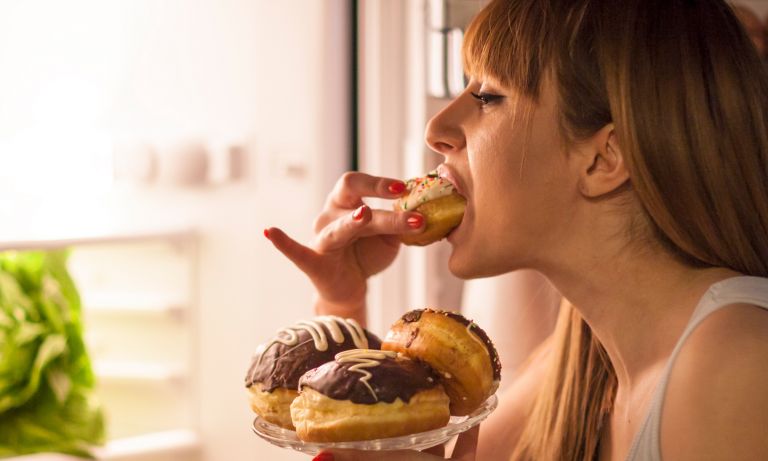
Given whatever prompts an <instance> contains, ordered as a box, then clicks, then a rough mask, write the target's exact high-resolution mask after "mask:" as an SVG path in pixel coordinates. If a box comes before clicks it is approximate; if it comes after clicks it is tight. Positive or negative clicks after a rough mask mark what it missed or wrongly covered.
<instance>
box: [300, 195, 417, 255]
mask: <svg viewBox="0 0 768 461" xmlns="http://www.w3.org/2000/svg"><path fill="white" fill-rule="evenodd" d="M423 229H424V217H423V216H422V215H420V214H418V213H413V212H410V213H396V212H392V211H383V210H376V211H373V210H371V209H370V208H369V207H368V206H366V205H363V206H361V207H360V208H357V209H356V210H355V211H354V212H352V213H346V214H344V215H342V216H341V217H340V218H338V219H336V220H335V221H333V222H331V223H330V224H328V225H327V226H325V227H324V228H323V229H321V230H320V232H319V233H318V234H317V236H316V238H315V244H314V248H315V250H316V251H317V252H319V253H326V252H331V251H336V250H339V249H342V248H344V247H346V246H348V245H350V244H352V243H353V242H354V241H355V240H357V239H359V238H362V237H370V236H374V235H400V234H406V233H418V232H421V231H423Z"/></svg>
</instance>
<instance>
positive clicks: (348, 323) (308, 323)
mask: <svg viewBox="0 0 768 461" xmlns="http://www.w3.org/2000/svg"><path fill="white" fill-rule="evenodd" d="M323 325H325V327H326V328H327V329H328V331H329V332H330V333H331V339H333V340H334V341H335V342H336V343H343V342H344V333H343V332H342V331H341V328H340V327H339V325H344V327H345V328H346V330H347V332H348V333H349V337H350V338H352V342H353V343H354V345H355V347H356V348H358V349H366V348H367V347H368V338H367V337H366V336H365V330H364V329H363V327H361V326H360V324H358V323H357V322H356V321H354V320H353V319H343V318H341V317H337V316H335V315H322V316H319V317H315V318H314V319H312V320H302V321H300V322H298V323H297V324H296V325H294V326H292V327H288V328H283V329H282V330H280V331H279V332H278V333H277V334H278V335H280V333H285V334H286V335H288V337H287V338H281V337H279V336H275V338H274V339H273V340H272V341H271V342H269V343H268V344H267V345H266V346H264V347H263V348H262V347H261V346H259V348H258V349H257V352H259V350H260V353H259V360H258V363H259V364H260V363H261V359H262V358H263V357H264V353H265V352H267V351H268V350H269V348H270V347H272V346H273V345H275V344H277V343H280V344H284V345H286V346H293V347H296V346H297V345H298V342H299V335H298V332H299V331H301V330H305V331H307V332H308V333H309V334H310V335H311V336H312V341H313V342H314V343H315V349H316V350H318V351H326V350H328V337H327V336H326V334H325V329H323V327H322V326H323ZM292 349H293V348H291V349H290V350H292ZM290 350H289V351H290ZM286 353H287V352H286Z"/></svg>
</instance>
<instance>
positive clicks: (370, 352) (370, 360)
mask: <svg viewBox="0 0 768 461" xmlns="http://www.w3.org/2000/svg"><path fill="white" fill-rule="evenodd" d="M395 357H397V352H393V351H377V350H374V349H350V350H348V351H344V352H339V353H338V354H336V357H335V359H336V363H349V362H356V364H355V365H352V366H351V367H349V370H350V371H354V372H357V373H360V374H361V375H363V377H362V378H360V382H361V383H363V384H365V387H367V388H368V390H369V391H370V392H371V395H372V396H373V398H374V399H375V400H376V401H377V402H378V401H379V396H378V395H376V392H375V391H374V390H373V388H372V387H371V385H370V384H368V380H369V379H371V376H373V375H371V373H370V372H369V371H368V370H366V368H373V367H378V366H379V365H381V362H379V360H383V359H385V358H391V359H393V358H395Z"/></svg>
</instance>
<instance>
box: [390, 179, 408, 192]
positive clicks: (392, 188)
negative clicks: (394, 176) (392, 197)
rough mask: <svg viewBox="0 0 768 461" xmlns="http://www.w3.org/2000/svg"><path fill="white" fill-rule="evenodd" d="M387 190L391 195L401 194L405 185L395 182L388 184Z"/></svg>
mask: <svg viewBox="0 0 768 461" xmlns="http://www.w3.org/2000/svg"><path fill="white" fill-rule="evenodd" d="M387 189H389V191H390V192H392V193H393V194H402V193H403V191H404V190H405V183H403V182H400V181H397V182H393V183H392V184H390V185H389V186H388V187H387Z"/></svg>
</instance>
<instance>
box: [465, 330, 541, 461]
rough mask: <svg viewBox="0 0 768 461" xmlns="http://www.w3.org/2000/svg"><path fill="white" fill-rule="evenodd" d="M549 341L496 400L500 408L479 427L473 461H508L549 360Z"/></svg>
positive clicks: (533, 355)
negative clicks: (478, 460)
mask: <svg viewBox="0 0 768 461" xmlns="http://www.w3.org/2000/svg"><path fill="white" fill-rule="evenodd" d="M549 349H550V348H549V341H545V343H544V344H543V345H542V347H541V348H540V349H539V350H538V351H535V352H534V353H533V354H532V356H531V358H530V362H529V363H528V365H527V366H526V368H525V369H524V370H523V371H522V372H521V373H520V375H519V376H518V378H517V379H516V380H515V381H514V382H513V383H512V384H510V385H509V387H507V388H506V389H505V390H504V392H503V393H501V396H500V398H499V406H498V408H497V409H496V411H494V412H493V413H492V414H491V416H490V417H489V418H488V419H487V420H486V421H485V422H483V424H482V425H481V427H480V438H479V440H478V447H477V455H476V459H483V460H494V461H495V460H505V461H506V460H508V459H509V458H510V457H511V456H512V451H513V450H514V448H515V444H516V443H517V440H518V439H519V438H520V435H521V434H522V431H523V428H524V427H525V423H526V421H527V418H528V413H529V412H530V409H531V406H532V405H533V402H534V400H535V398H536V393H537V390H538V389H539V387H540V385H541V382H542V380H543V379H544V373H545V370H546V369H547V365H548V361H547V358H548V357H549Z"/></svg>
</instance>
